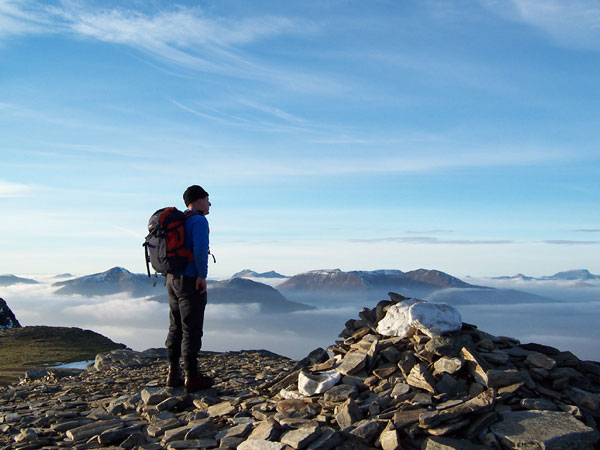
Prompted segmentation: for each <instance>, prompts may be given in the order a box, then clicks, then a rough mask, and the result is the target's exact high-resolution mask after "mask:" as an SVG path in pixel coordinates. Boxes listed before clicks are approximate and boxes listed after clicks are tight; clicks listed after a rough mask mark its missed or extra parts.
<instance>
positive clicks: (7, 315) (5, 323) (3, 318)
mask: <svg viewBox="0 0 600 450" xmlns="http://www.w3.org/2000/svg"><path fill="white" fill-rule="evenodd" d="M20 327H21V324H20V323H19V321H18V320H17V318H16V317H15V314H14V313H13V312H12V311H11V309H10V308H9V307H8V304H7V303H6V301H5V300H4V299H3V298H0V330H5V329H7V328H20Z"/></svg>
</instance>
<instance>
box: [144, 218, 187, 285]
mask: <svg viewBox="0 0 600 450" xmlns="http://www.w3.org/2000/svg"><path fill="white" fill-rule="evenodd" d="M196 214H199V213H198V212H197V211H188V212H186V213H184V212H181V211H179V210H178V209H177V208H175V207H174V206H169V207H167V208H162V209H159V210H158V211H156V212H155V213H154V214H152V216H151V217H150V220H149V221H148V236H146V239H145V241H144V243H143V244H142V245H143V246H144V248H145V254H146V270H147V271H148V276H150V264H152V267H153V268H154V270H155V271H156V272H157V273H161V274H163V275H167V274H168V273H181V272H183V270H184V269H185V266H186V265H187V264H188V263H189V262H191V261H193V260H194V254H193V253H192V251H191V250H190V249H188V248H185V247H184V246H183V243H184V241H185V232H184V224H185V221H186V219H187V218H188V217H190V216H193V215H196Z"/></svg>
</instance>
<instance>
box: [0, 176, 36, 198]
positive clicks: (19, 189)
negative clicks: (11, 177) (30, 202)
mask: <svg viewBox="0 0 600 450" xmlns="http://www.w3.org/2000/svg"><path fill="white" fill-rule="evenodd" d="M34 189H35V186H33V185H28V184H21V183H12V182H10V181H4V180H0V198H11V197H27V196H29V195H31V194H32V193H33V191H34Z"/></svg>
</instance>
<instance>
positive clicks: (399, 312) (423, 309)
mask: <svg viewBox="0 0 600 450" xmlns="http://www.w3.org/2000/svg"><path fill="white" fill-rule="evenodd" d="M461 327H462V320H461V317H460V313H459V312H458V310H457V309H456V308H454V307H452V306H450V305H446V304H445V303H429V302H425V301H422V300H416V299H410V300H405V301H403V302H400V303H397V304H395V305H392V306H390V307H389V308H388V310H387V314H386V315H385V317H384V318H383V319H382V320H381V321H380V322H379V323H378V325H377V332H378V333H379V334H381V335H383V336H398V337H402V338H404V337H408V336H410V335H412V333H414V331H415V330H419V331H421V332H423V333H424V334H426V335H427V336H430V337H431V336H439V335H442V334H446V333H451V332H453V331H457V330H460V329H461Z"/></svg>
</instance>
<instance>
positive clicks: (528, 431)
mask: <svg viewBox="0 0 600 450" xmlns="http://www.w3.org/2000/svg"><path fill="white" fill-rule="evenodd" d="M500 416H501V421H500V422H497V423H495V424H493V425H492V426H491V430H492V432H493V433H494V434H495V435H496V437H497V438H498V439H499V440H500V442H502V444H503V445H504V446H506V447H507V448H515V449H517V448H518V449H524V450H529V449H531V450H538V449H545V450H563V449H570V450H584V449H590V448H592V447H593V445H594V444H595V443H596V442H598V440H599V439H600V433H598V432H597V431H595V430H594V429H592V428H590V427H588V426H586V425H585V424H583V423H582V422H580V421H579V420H577V419H575V418H574V417H573V416H572V415H571V414H569V413H565V412H554V411H507V412H502V413H500Z"/></svg>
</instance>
